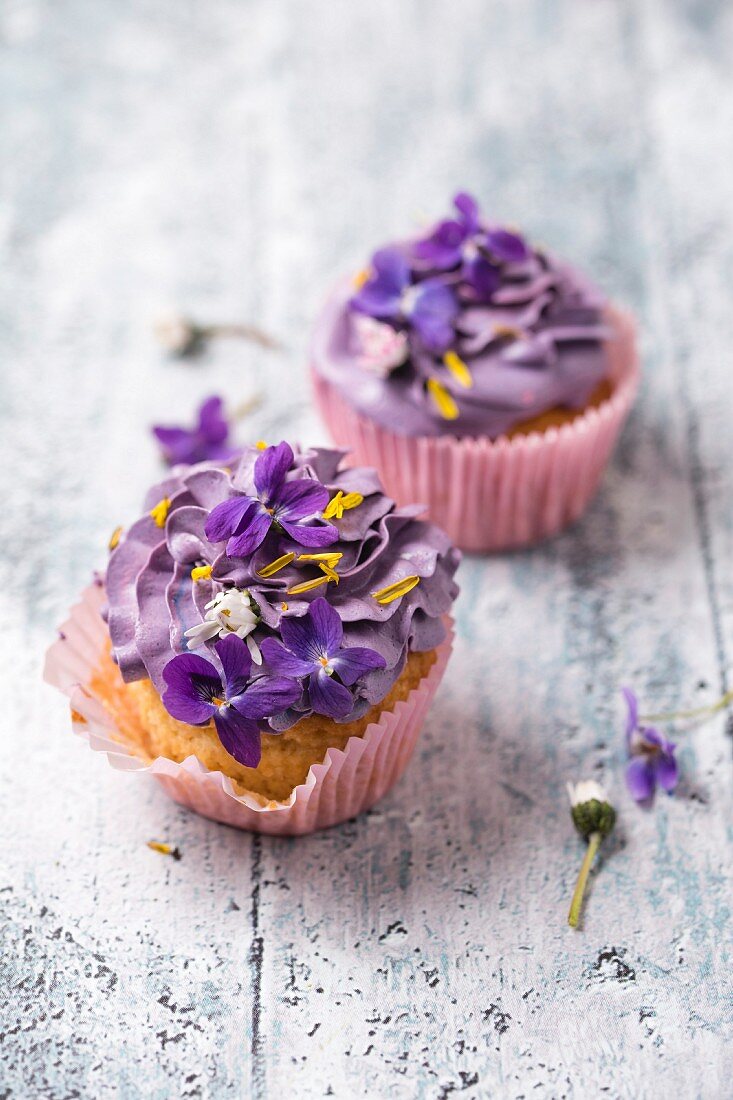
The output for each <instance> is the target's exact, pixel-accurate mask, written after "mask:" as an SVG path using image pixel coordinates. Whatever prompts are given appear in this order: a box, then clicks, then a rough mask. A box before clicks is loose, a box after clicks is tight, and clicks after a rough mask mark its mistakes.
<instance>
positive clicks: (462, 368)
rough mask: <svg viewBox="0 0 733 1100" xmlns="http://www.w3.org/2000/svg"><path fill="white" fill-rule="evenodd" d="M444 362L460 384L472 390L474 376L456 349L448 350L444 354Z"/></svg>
mask: <svg viewBox="0 0 733 1100" xmlns="http://www.w3.org/2000/svg"><path fill="white" fill-rule="evenodd" d="M443 362H444V363H445V365H446V367H447V368H448V370H449V371H450V372H451V374H452V375H453V377H454V378H455V380H456V382H457V383H458V384H459V386H463V388H464V389H466V390H470V389H471V386H472V385H473V377H472V376H471V372H470V370H469V369H468V367H467V366H466V364H465V363H464V362H463V360H462V359H461V357H460V355H457V354H456V352H455V351H447V352H446V353H445V355H444V356H443Z"/></svg>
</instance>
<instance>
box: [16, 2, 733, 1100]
mask: <svg viewBox="0 0 733 1100" xmlns="http://www.w3.org/2000/svg"><path fill="white" fill-rule="evenodd" d="M0 50H1V51H2V65H0V82H1V84H0V92H1V100H2V113H3V120H2V132H3V135H4V136H3V167H2V194H3V204H2V222H1V224H2V235H1V238H0V239H1V240H2V262H0V310H1V311H2V315H1V318H0V322H1V324H2V348H3V366H2V402H1V406H0V416H1V417H2V430H1V433H0V446H2V451H3V469H4V470H5V471H6V473H7V475H8V476H6V478H5V479H4V485H3V507H2V525H1V529H2V540H3V546H2V556H1V558H0V560H1V561H2V564H3V574H4V583H3V587H2V596H1V597H0V599H1V600H2V608H3V630H2V632H0V655H1V658H2V667H3V669H5V670H6V678H5V679H4V688H3V690H4V698H5V706H6V709H9V716H10V721H9V722H8V723H7V724H6V732H5V742H4V748H3V767H2V769H0V807H2V810H1V813H2V818H1V820H2V826H1V828H2V868H1V872H0V903H1V905H2V913H3V924H2V939H3V953H2V959H1V960H0V968H1V974H0V978H1V980H0V990H1V991H2V992H1V993H0V997H1V998H2V1009H1V1013H0V1096H2V1097H13V1098H15V1097H28V1096H34V1097H36V1096H38V1097H44V1098H46V1097H48V1098H52V1100H56V1098H58V1100H61V1098H65V1097H72V1096H80V1097H94V1098H95V1100H96V1098H105V1097H113V1096H114V1097H122V1098H128V1097H136V1096H141V1095H144V1096H146V1097H152V1098H155V1100H165V1098H168V1097H170V1096H182V1097H183V1096H187V1097H214V1098H217V1100H218V1098H219V1097H235V1096H236V1097H240V1096H247V1097H252V1098H254V1100H264V1098H269V1097H275V1096H279V1095H282V1094H284V1093H288V1094H290V1095H296V1096H298V1097H299V1098H304V1100H310V1098H318V1097H323V1096H335V1097H341V1098H348V1100H350V1098H352V1097H355V1096H368V1097H386V1096H390V1097H399V1098H406V1100H410V1098H413V1097H418V1098H430V1100H438V1098H442V1100H445V1098H446V1097H448V1096H450V1095H451V1094H453V1093H455V1094H457V1095H461V1096H465V1097H467V1098H472V1097H489V1096H491V1097H494V1096H501V1097H504V1096H506V1097H516V1098H520V1097H569V1098H586V1097H593V1096H600V1095H609V1096H614V1097H616V1096H618V1097H634V1098H642V1100H644V1098H655V1097H658V1096H666V1095H673V1096H675V1097H680V1098H684V1100H688V1098H689V1100H692V1098H695V1100H696V1098H698V1097H702V1098H706V1100H707V1098H717V1097H722V1096H725V1095H730V1077H731V1073H733V1056H732V1055H731V1046H730V1040H731V1027H732V1019H731V1017H732V1012H731V982H730V942H731V912H730V907H731V902H730V883H731V876H730V811H731V767H730V757H731V741H730V736H729V734H730V731H728V733H726V728H725V725H726V724H725V720H724V719H723V718H720V719H718V720H716V721H713V722H711V723H709V724H708V725H706V726H704V727H701V728H698V729H695V730H692V731H689V732H687V733H683V734H681V735H680V740H681V741H683V745H684V747H683V749H682V752H681V760H682V765H683V769H684V780H683V783H682V785H681V789H680V791H679V792H678V794H677V795H676V796H675V797H674V799H670V800H668V799H663V800H661V801H660V802H658V804H657V806H656V807H655V809H654V811H653V812H651V813H645V812H642V811H640V810H638V809H637V808H635V807H634V806H633V805H632V804H631V802H630V801H629V799H628V798H627V796H626V795H625V794H624V791H623V786H622V781H621V776H622V766H623V746H622V740H621V736H620V730H619V713H618V707H617V689H618V685H619V684H620V683H622V682H625V681H630V682H633V683H634V684H635V685H637V686H638V687H639V689H640V690H641V691H642V693H643V695H644V697H645V699H646V700H648V702H649V703H650V704H651V705H653V706H654V707H659V706H662V707H665V708H666V707H668V706H676V705H678V704H679V705H690V704H694V703H697V702H703V701H706V700H708V699H711V698H713V697H714V696H715V695H716V694H717V693H718V692H719V691H720V690H721V689H722V688H724V687H726V685H727V684H728V683H729V678H730V677H731V647H732V646H733V581H732V579H731V572H730V562H731V560H732V559H733V520H732V515H731V500H732V499H733V474H732V473H731V471H733V434H732V433H731V430H730V419H731V402H732V400H733V382H732V381H731V379H732V377H733V375H732V374H731V369H730V364H729V357H730V349H731V346H733V311H732V310H731V308H730V301H729V283H730V272H731V270H732V269H733V206H732V204H731V194H733V178H732V177H733V167H732V166H733V125H731V123H732V122H733V82H732V81H731V77H730V72H731V64H732V63H733V17H732V16H731V12H730V8H729V6H728V5H726V4H725V2H724V0H720V2H715V0H674V2H672V0H669V2H664V0H636V2H634V3H632V2H631V0H595V2H593V3H590V2H585V3H583V2H582V0H546V2H542V0H513V2H512V3H508V2H506V3H502V2H500V0H462V2H461V3H460V4H457V3H455V2H450V3H449V2H448V0H422V2H420V3H418V2H417V0H399V2H395V0H372V3H370V4H368V5H356V4H335V3H333V2H329V0H311V2H310V3H307V4H299V3H296V2H295V0H287V2H281V3H279V4H277V5H275V4H268V5H266V4H265V3H264V2H259V0H240V2H235V0H212V2H211V3H209V4H189V3H179V4H175V5H170V4H164V3H159V2H155V0H133V2H131V3H128V4H124V5H120V4H116V3H112V2H110V0H96V2H95V3H94V4H85V3H82V2H81V0H69V2H68V3H67V4H64V5H52V4H49V3H45V2H42V0H14V2H12V3H8V4H7V5H5V6H4V7H3V9H2V11H1V12H0ZM458 186H464V187H468V188H471V189H473V190H475V191H476V192H477V193H479V194H480V195H482V196H483V198H484V202H485V203H486V204H487V205H488V206H489V207H491V208H492V209H494V210H495V211H496V212H497V213H498V214H500V215H501V216H502V217H506V218H507V219H508V220H513V221H517V222H521V223H523V224H524V225H526V226H527V227H528V228H529V229H531V230H532V231H533V232H534V234H535V235H536V236H537V237H538V238H540V239H541V240H544V241H546V242H547V243H548V244H549V245H551V246H553V247H555V248H557V249H559V250H562V251H564V252H565V253H566V254H567V255H569V256H572V257H575V258H576V259H577V260H578V262H580V263H583V264H585V265H587V266H589V267H590V268H591V269H592V270H594V271H595V272H596V273H597V274H598V276H599V278H600V279H601V280H603V281H604V283H605V284H606V285H607V286H608V287H609V288H610V289H611V291H612V292H613V293H614V295H616V296H617V297H618V298H619V299H621V300H623V301H625V302H627V303H629V304H631V305H632V306H633V307H634V308H635V309H636V311H637V312H638V314H639V317H640V320H641V324H642V330H643V334H644V351H645V354H644V360H645V380H644V386H643V392H642V395H641V400H640V403H639V406H638V408H637V410H636V412H635V414H634V415H633V417H632V420H631V423H630V424H629V426H628V428H627V430H626V432H625V435H624V437H623V441H622V445H621V447H620V450H619V452H618V454H617V457H616V460H615V462H614V465H613V468H612V469H611V471H610V472H609V475H608V477H607V478H606V481H605V483H604V486H603V490H602V492H601V494H600V495H599V497H598V499H597V502H596V503H595V505H594V506H593V508H592V510H591V512H590V513H589V515H588V516H587V518H586V519H584V520H583V522H581V523H580V524H578V525H577V526H576V528H575V529H574V530H572V531H570V532H568V533H567V534H565V535H563V536H562V537H561V538H559V539H557V540H556V541H554V542H552V543H551V544H548V545H546V546H543V547H541V548H539V549H537V550H535V551H533V552H531V553H525V554H516V555H511V556H507V557H503V558H496V559H491V560H488V561H480V560H466V562H465V564H464V565H463V566H462V568H461V578H460V579H461V583H462V587H463V592H462V595H461V598H460V603H459V606H458V622H459V641H458V646H457V651H456V654H455V658H454V660H453V661H452V664H451V666H450V667H449V671H448V673H447V677H446V680H445V682H444V686H443V689H442V690H441V693H440V695H439V697H438V699H437V702H436V705H435V707H434V709H433V711H432V713H431V715H430V718H429V721H428V723H427V726H426V729H425V732H424V736H423V739H422V742H421V746H420V748H419V751H418V753H417V756H416V758H415V760H414V762H413V764H412V766H411V768H410V770H409V772H408V774H407V775H406V777H405V778H404V780H403V781H402V782H401V784H400V785H399V787H398V788H397V790H396V791H395V792H394V793H393V794H392V795H391V796H390V797H389V798H387V799H386V800H385V801H384V802H383V803H382V804H381V805H380V806H379V807H377V808H376V809H375V810H374V811H372V812H371V813H369V814H367V815H365V816H364V817H363V818H361V819H359V820H358V821H355V822H353V823H350V824H348V825H347V826H345V827H343V828H339V829H335V830H332V831H330V832H327V833H323V834H320V835H316V836H314V837H311V838H308V839H304V840H298V841H296V842H290V841H286V840H279V841H278V840H271V839H267V838H265V839H261V838H257V837H251V836H248V835H244V834H239V833H237V832H235V831H233V830H229V829H227V828H224V827H219V826H216V825H213V824H211V823H209V822H206V821H204V820H202V819H199V818H197V817H195V816H192V815H190V814H188V813H186V812H184V811H182V810H180V809H178V808H176V807H175V806H174V805H172V804H171V803H170V802H168V801H167V800H166V798H165V796H164V795H163V794H162V793H160V792H159V791H158V790H157V789H154V788H153V787H148V786H146V785H145V784H144V783H141V782H139V781H137V780H135V779H134V778H133V777H130V776H124V775H120V774H117V773H114V772H113V771H111V770H110V769H109V768H108V767H107V766H106V764H105V762H104V761H103V760H102V759H99V758H97V757H96V756H94V755H92V754H90V753H89V752H88V750H87V749H86V747H85V746H84V745H83V744H82V743H80V742H77V741H76V740H75V739H73V738H72V737H71V735H70V733H69V730H68V721H67V715H66V712H65V708H64V706H63V703H62V701H61V700H60V698H58V697H56V696H55V695H54V694H53V693H52V692H51V690H50V689H47V688H45V687H41V686H40V684H39V676H40V667H41V661H42V654H43V651H44V648H45V646H46V645H47V643H48V641H49V640H50V639H51V637H52V634H53V628H54V626H55V624H56V623H57V622H58V621H59V620H60V618H61V617H63V615H64V614H65V611H66V608H67V606H68V605H69V603H70V602H71V601H72V600H73V598H74V597H75V594H76V592H77V591H78V590H79V589H80V588H81V587H82V585H83V584H84V583H85V581H86V580H87V577H88V575H89V571H90V569H91V568H92V566H94V565H96V564H101V563H102V561H103V558H104V546H105V544H106V540H107V537H108V535H109V532H110V531H111V530H112V528H113V527H114V526H115V525H116V524H117V523H119V522H125V521H126V520H127V519H128V518H129V517H130V516H132V515H133V514H134V511H135V507H136V504H137V502H138V500H139V498H140V494H141V491H142V489H143V487H144V486H145V485H146V484H147V483H148V482H149V481H150V480H151V479H152V478H153V477H154V476H155V474H156V472H157V469H158V467H157V461H156V457H155V454H154V450H153V447H152V445H151V444H150V442H149V441H148V440H147V437H146V435H145V427H146V425H147V424H148V423H150V422H151V421H152V420H158V419H165V418H167V417H170V418H171V419H172V420H176V419H180V418H185V417H186V416H187V415H188V414H189V412H190V410H191V409H192V407H193V405H194V404H195V402H196V401H197V400H198V399H199V398H200V397H201V396H203V395H204V394H206V393H208V392H211V391H217V390H218V391H226V392H228V393H230V394H231V395H232V396H233V398H234V399H235V400H237V401H239V400H241V399H243V398H244V397H246V396H247V394H248V393H250V392H252V391H253V390H262V391H263V392H264V393H265V394H266V397H267V400H266V405H265V407H264V409H263V410H262V413H261V415H260V416H259V418H258V420H257V423H256V425H255V424H253V425H252V434H253V435H257V436H260V435H262V436H265V437H270V438H275V437H277V436H278V435H280V434H281V433H284V432H286V431H287V432H289V433H294V434H296V435H299V436H300V437H301V438H302V439H304V440H308V441H317V440H318V437H319V436H318V432H319V429H318V425H317V423H316V422H315V420H314V418H313V417H312V415H311V414H309V412H308V409H307V386H306V381H305V376H304V372H303V364H304V360H305V349H306V344H307V330H308V325H309V323H310V320H311V318H312V316H313V313H314V310H315V309H316V307H317V304H318V302H319V299H320V297H321V296H322V294H323V293H324V291H325V289H326V288H327V287H328V285H329V283H330V281H331V280H332V279H333V278H334V276H335V275H336V274H338V273H339V272H340V271H342V270H343V269H345V268H348V266H349V265H350V264H356V263H358V262H359V261H360V260H361V259H362V258H363V255H364V252H365V249H366V248H367V247H368V246H369V245H370V244H372V243H376V242H378V241H381V240H383V239H385V238H388V237H389V236H390V235H392V234H394V233H399V232H400V231H402V230H403V229H404V228H405V226H406V225H409V224H411V223H412V221H413V220H414V219H416V218H417V219H419V218H421V217H428V216H431V215H434V214H437V213H439V212H440V211H441V210H442V209H443V207H444V205H445V201H446V197H447V196H448V195H449V194H450V193H451V192H452V191H453V190H454V189H455V188H457V187H458ZM170 305H172V306H175V307H179V308H183V309H187V310H190V311H191V312H192V313H194V314H195V315H197V316H200V317H202V318H204V319H205V320H216V319H224V320H227V319H245V320H246V319H253V320H256V321H258V322H259V323H260V324H262V325H263V326H264V327H266V328H267V329H269V330H270V331H272V332H273V333H275V334H277V335H280V336H282V337H283V338H284V340H285V341H286V343H287V351H286V353H284V354H283V355H279V356H278V355H272V354H266V353H263V352H261V351H259V350H257V349H254V348H252V347H248V346H246V345H241V344H237V343H235V342H230V343H222V344H221V345H220V346H217V347H216V348H215V349H213V350H212V353H211V354H210V355H209V356H208V357H207V358H206V359H204V360H201V361H199V362H198V363H196V364H195V365H175V364H172V363H170V362H167V361H165V360H164V359H163V358H162V357H161V355H160V353H159V351H158V349H157V348H156V346H155V344H154V342H153V340H152V338H151V333H150V320H151V318H152V317H153V316H154V315H155V314H156V313H158V312H159V311H160V310H161V309H163V308H164V307H166V306H170ZM244 430H246V429H244V428H243V431H244ZM11 668H12V673H13V675H12V678H10V677H9V676H8V675H7V672H8V670H9V669H11ZM581 776H594V777H599V778H602V779H603V780H604V781H605V782H607V783H608V784H609V785H610V786H611V788H612V790H613V792H614V794H615V796H616V799H617V802H618V805H619V812H620V824H619V829H618V834H617V837H616V839H615V841H614V843H613V844H611V845H610V846H609V847H608V849H607V851H606V854H605V856H604V859H603V864H602V868H601V870H600V873H599V874H598V875H597V876H596V877H595V878H594V880H593V885H592V891H591V895H590V898H589V904H588V907H587V914H586V919H585V922H584V927H583V929H582V931H580V932H577V933H573V932H571V931H570V930H569V929H568V928H567V927H566V926H565V924H564V920H565V913H566V907H567V904H568V899H569V895H570V892H571V889H572V883H573V878H574V875H575V872H576V869H577V865H578V861H579V859H580V857H581V854H582V849H581V846H580V844H579V842H578V841H577V839H576V837H575V836H574V834H573V832H572V830H571V827H570V824H569V818H568V813H567V807H566V804H565V798H564V784H565V781H566V780H568V779H574V778H579V777H581ZM153 838H155V839H167V840H170V841H171V842H173V843H175V844H176V845H178V847H179V848H180V850H181V852H182V856H183V858H182V859H181V861H180V862H174V861H173V860H171V859H166V858H165V857H163V856H160V855H158V854H156V853H154V852H152V851H150V850H149V849H148V848H147V847H146V841H148V840H149V839H153Z"/></svg>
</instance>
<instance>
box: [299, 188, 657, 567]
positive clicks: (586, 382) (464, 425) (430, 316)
mask: <svg viewBox="0 0 733 1100" xmlns="http://www.w3.org/2000/svg"><path fill="white" fill-rule="evenodd" d="M454 204H455V216H454V217H453V218H450V219H448V220H444V221H441V222H439V223H438V224H437V225H436V226H435V227H434V228H433V229H431V230H430V232H429V233H427V234H426V235H425V236H423V237H420V238H417V239H414V240H410V241H407V242H401V243H398V244H395V245H392V246H389V247H386V248H383V249H381V250H380V251H378V252H376V253H375V254H374V256H373V257H372V261H371V264H370V266H369V268H368V269H367V270H366V271H364V272H362V273H360V275H359V276H358V277H357V278H356V279H353V278H351V279H347V280H344V281H343V282H342V283H341V284H339V285H338V286H337V288H336V289H335V291H334V292H333V293H332V295H331V297H330V298H329V299H328V301H327V303H326V305H325V307H324V309H323V311H322V313H321V316H320V318H319V320H318V322H317V325H316V328H315V333H314V338H313V343H312V357H311V362H312V368H313V379H314V386H315V394H316V400H317V403H318V405H319V408H320V411H321V414H322V416H323V418H324V420H325V422H326V424H327V426H328V428H329V430H330V432H331V435H332V436H333V438H334V439H335V441H336V442H337V443H338V444H339V445H341V446H344V447H348V448H350V450H351V452H352V456H353V461H354V462H359V463H361V462H366V463H369V464H370V465H375V466H376V467H377V468H378V469H379V471H380V474H381V476H382V479H383V481H384V484H385V487H386V489H387V492H389V493H390V494H391V495H393V496H394V497H395V498H396V499H397V500H398V501H400V502H404V501H410V500H420V501H423V502H425V503H426V504H427V506H428V509H429V514H430V517H431V518H432V519H433V520H435V522H437V523H439V524H440V525H441V526H442V527H443V528H445V529H446V530H447V531H448V532H449V534H450V535H451V537H452V538H453V539H454V541H455V542H457V543H458V544H459V545H460V546H462V547H463V548H464V549H471V550H492V549H502V548H508V547H514V546H522V545H526V544H527V543H531V542H534V541H536V540H538V539H541V538H543V537H546V536H548V535H551V534H554V533H555V532H557V531H558V530H560V528H561V527H563V526H564V525H565V524H567V523H569V522H571V521H572V520H574V519H576V518H577V517H578V516H579V515H580V514H581V512H582V511H583V509H584V508H585V507H586V505H587V504H588V502H589V500H590V499H591V497H592V495H593V492H594V491H595V489H596V487H597V484H598V481H599V479H600V476H601V474H602V472H603V469H604V467H605V465H606V463H607V461H608V458H609V457H610V454H611V451H612V449H613V445H614V443H615V440H616V438H617V435H618V432H619V430H620V428H621V426H622V424H623V421H624V419H625V417H626V415H627V413H628V411H629V408H630V406H631V403H632V401H633V397H634V394H635V391H636V387H637V381H638V372H637V366H636V357H635V350H634V333H633V325H632V324H631V321H630V319H629V318H628V317H627V316H625V315H624V314H623V313H621V312H620V311H619V310H618V309H615V308H614V307H612V306H611V305H610V304H609V302H608V301H607V299H606V298H605V297H604V295H603V294H602V293H601V292H600V291H599V290H598V288H597V287H595V286H594V285H593V283H592V282H591V281H590V280H589V279H587V278H586V277H585V276H584V275H582V274H581V273H580V272H578V271H576V270H575V269H574V268H572V267H570V266H569V265H568V264H566V263H565V262H563V261H561V260H559V259H557V258H555V257H554V256H551V255H549V254H547V253H546V252H544V251H543V250H541V249H539V248H537V247H533V246H532V245H531V244H530V243H529V242H528V241H527V240H525V238H524V237H522V236H521V235H519V234H518V233H516V232H514V231H510V230H508V229H505V228H502V227H499V226H495V225H492V224H490V223H489V222H487V221H485V220H484V219H483V218H482V217H481V216H480V214H479V210H478V207H477V205H476V202H475V201H474V199H472V198H471V197H470V196H469V195H465V194H460V195H457V196H456V198H455V200H454Z"/></svg>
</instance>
